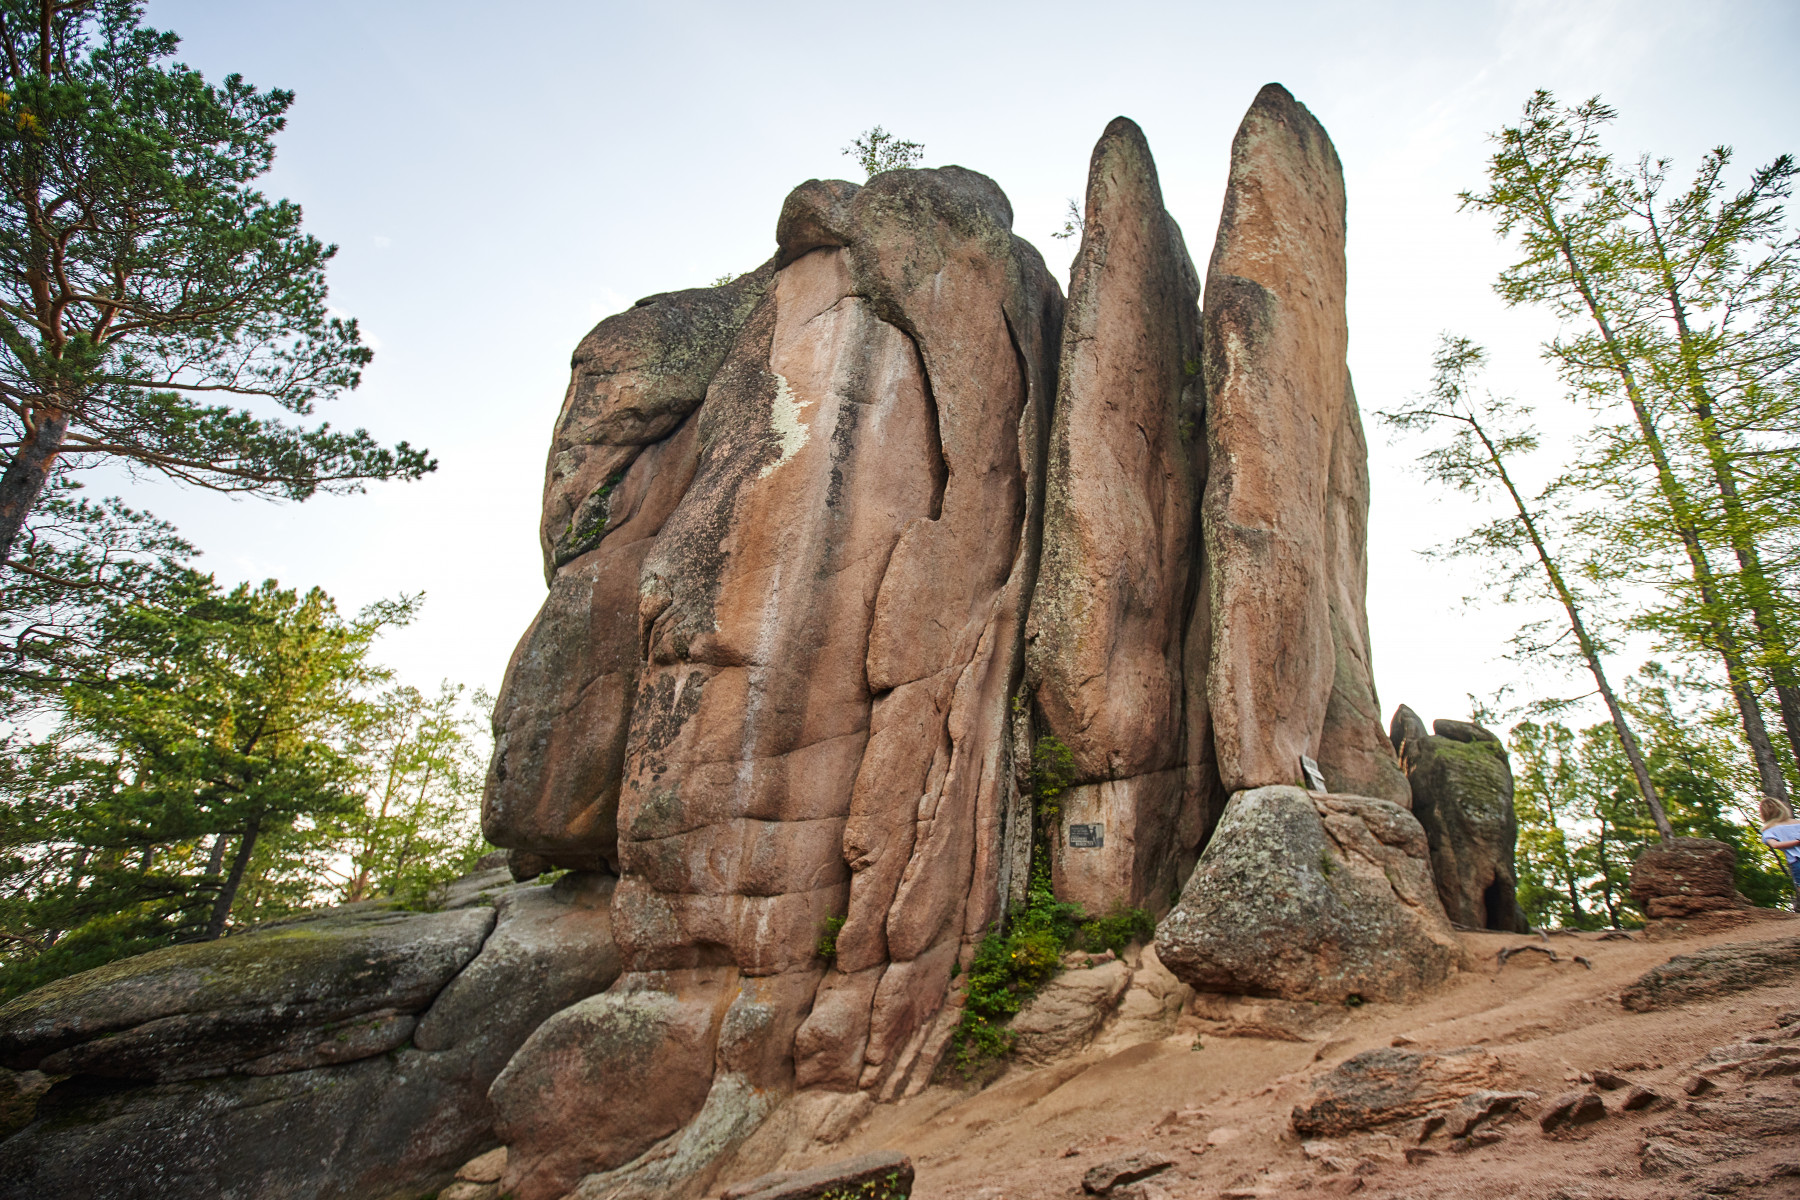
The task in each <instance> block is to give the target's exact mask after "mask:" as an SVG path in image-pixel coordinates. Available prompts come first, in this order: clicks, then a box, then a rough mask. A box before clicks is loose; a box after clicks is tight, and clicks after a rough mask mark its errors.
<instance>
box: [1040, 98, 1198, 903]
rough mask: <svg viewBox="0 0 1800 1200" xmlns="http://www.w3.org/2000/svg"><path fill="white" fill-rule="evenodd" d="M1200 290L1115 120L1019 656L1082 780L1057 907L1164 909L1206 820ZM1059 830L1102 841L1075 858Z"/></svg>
mask: <svg viewBox="0 0 1800 1200" xmlns="http://www.w3.org/2000/svg"><path fill="white" fill-rule="evenodd" d="M1199 295H1200V280H1199V276H1198V275H1197V274H1196V273H1195V271H1194V265H1193V262H1192V261H1191V260H1190V259H1189V258H1188V252H1187V246H1186V244H1185V243H1184V242H1183V240H1182V237H1181V229H1180V227H1179V226H1177V225H1176V223H1175V220H1174V218H1172V217H1171V216H1169V214H1168V213H1167V212H1166V211H1164V209H1163V201H1162V189H1161V187H1160V186H1159V184H1158V182H1157V177H1156V164H1155V163H1154V162H1153V161H1152V160H1151V157H1150V147H1149V144H1148V143H1147V142H1146V141H1145V140H1144V135H1143V132H1142V131H1141V130H1139V129H1138V127H1137V126H1136V125H1135V124H1133V123H1132V122H1131V121H1128V120H1126V119H1125V118H1124V117H1120V118H1118V119H1117V120H1115V121H1113V123H1112V124H1110V125H1108V126H1107V128H1106V132H1105V134H1104V135H1102V137H1101V138H1100V142H1099V144H1098V145H1096V146H1095V147H1094V154H1093V159H1092V162H1091V163H1090V165H1089V168H1088V190H1087V209H1086V217H1085V221H1084V224H1083V228H1082V238H1081V247H1080V249H1079V251H1078V252H1077V253H1076V255H1075V262H1074V265H1073V267H1072V269H1071V271H1070V276H1069V301H1068V306H1067V308H1066V309H1065V310H1064V316H1063V329H1062V358H1061V364H1060V371H1059V374H1058V376H1057V393H1056V410H1055V415H1054V417H1053V419H1052V421H1051V426H1050V447H1049V459H1048V464H1047V469H1046V471H1045V500H1044V551H1043V568H1042V570H1041V572H1040V574H1039V577H1038V584H1037V590H1036V591H1035V592H1034V593H1033V594H1032V598H1031V620H1030V625H1029V633H1028V638H1029V649H1028V651H1027V664H1028V669H1029V671H1030V672H1031V675H1032V677H1033V678H1032V684H1033V687H1032V694H1033V696H1034V697H1035V699H1036V701H1037V707H1038V711H1039V712H1040V713H1041V714H1042V718H1043V726H1044V730H1045V732H1046V733H1048V734H1049V735H1050V736H1052V737H1055V738H1057V739H1058V740H1059V741H1061V742H1062V743H1063V744H1064V745H1065V746H1067V747H1068V749H1069V751H1070V752H1071V756H1072V758H1073V761H1074V765H1075V770H1076V777H1075V780H1074V782H1075V784H1076V786H1075V787H1073V788H1071V789H1069V790H1068V791H1067V792H1066V793H1065V794H1064V796H1063V798H1062V803H1061V808H1062V827H1061V828H1060V829H1059V830H1057V831H1056V836H1055V837H1054V838H1053V845H1054V848H1055V854H1054V856H1053V865H1054V868H1055V879H1056V889H1057V894H1058V895H1060V896H1062V897H1063V898H1064V899H1067V900H1072V901H1075V902H1077V903H1081V904H1085V905H1086V906H1087V907H1088V908H1090V909H1092V910H1095V911H1099V910H1103V909H1104V908H1105V907H1106V905H1107V904H1108V903H1109V902H1110V903H1119V902H1121V901H1122V902H1124V903H1127V904H1131V905H1139V906H1142V905H1146V904H1150V905H1155V904H1160V903H1162V902H1163V901H1164V900H1165V899H1166V898H1167V897H1168V896H1169V895H1170V894H1171V892H1172V891H1173V890H1175V889H1176V888H1178V887H1179V884H1180V880H1179V878H1178V875H1179V874H1185V870H1183V869H1182V868H1184V867H1186V866H1191V865H1192V862H1193V856H1194V854H1195V852H1196V851H1197V849H1198V846H1199V843H1200V839H1201V835H1202V834H1203V833H1204V832H1205V827H1206V826H1207V825H1208V824H1210V820H1209V819H1208V818H1210V817H1215V816H1216V815H1217V814H1216V812H1213V811H1210V809H1211V808H1213V807H1216V804H1215V803H1214V799H1215V795H1216V793H1217V776H1216V773H1215V772H1214V771H1213V770H1212V763H1211V754H1210V751H1211V746H1210V739H1209V736H1208V734H1209V728H1208V725H1207V714H1206V687H1205V653H1204V644H1205V640H1206V621H1205V619H1204V614H1202V619H1201V620H1200V622H1199V623H1198V626H1197V630H1198V632H1197V637H1198V639H1199V641H1200V645H1199V646H1197V647H1196V648H1195V653H1193V654H1192V655H1191V656H1190V655H1189V654H1188V653H1187V639H1188V637H1189V636H1190V630H1192V629H1195V628H1196V627H1195V625H1194V624H1193V623H1192V622H1191V620H1190V617H1191V615H1192V613H1193V607H1194V600H1195V597H1196V594H1197V584H1198V582H1199V568H1200V557H1199V555H1198V554H1197V553H1196V551H1197V549H1198V544H1199V532H1200V530H1199V512H1198V510H1197V504H1198V501H1199V498H1200V487H1201V484H1202V482H1203V481H1204V479H1205V476H1206V431H1205V429H1204V428H1203V427H1202V419H1203V397H1202V395H1201V381H1200V329H1199V315H1200V314H1199V308H1198V300H1199ZM1223 799H1224V798H1223V796H1217V802H1218V803H1222V802H1223ZM1071 825H1082V826H1085V827H1087V828H1089V829H1097V831H1098V837H1097V838H1096V839H1094V840H1098V841H1099V842H1100V845H1099V846H1071V845H1070V844H1069V839H1068V837H1067V835H1066V831H1067V829H1068V828H1069V826H1071ZM1184 859H1185V862H1184V861H1183V860H1184Z"/></svg>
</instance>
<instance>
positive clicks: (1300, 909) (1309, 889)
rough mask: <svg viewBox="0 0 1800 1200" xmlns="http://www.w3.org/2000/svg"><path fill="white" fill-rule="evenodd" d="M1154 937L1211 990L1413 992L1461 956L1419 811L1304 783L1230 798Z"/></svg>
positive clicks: (1339, 996)
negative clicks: (1311, 789) (1310, 789)
mask: <svg viewBox="0 0 1800 1200" xmlns="http://www.w3.org/2000/svg"><path fill="white" fill-rule="evenodd" d="M1156 947H1157V953H1158V955H1159V956H1160V957H1161V959H1162V962H1163V964H1164V965H1165V966H1167V967H1168V968H1169V970H1170V971H1172V972H1174V973H1175V975H1176V976H1177V977H1178V978H1180V979H1181V980H1182V981H1183V982H1185V983H1188V984H1190V985H1192V986H1193V987H1195V988H1197V989H1200V990H1203V991H1211V992H1226V993H1236V994H1241V995H1251V996H1276V997H1281V998H1285V999H1289V1000H1318V1001H1323V1002H1333V1003H1342V1002H1344V1001H1345V1000H1348V999H1349V998H1351V997H1358V998H1360V999H1362V1000H1392V1001H1404V1000H1410V999H1413V998H1415V997H1417V996H1420V995H1422V994H1424V993H1425V992H1426V991H1428V990H1429V989H1431V988H1432V987H1435V986H1436V985H1438V984H1439V983H1442V982H1443V981H1444V980H1445V979H1446V978H1447V977H1448V976H1449V975H1450V974H1451V972H1453V971H1455V970H1456V969H1457V968H1458V967H1459V966H1460V965H1461V964H1462V962H1463V951H1462V947H1461V945H1460V944H1459V943H1458V942H1457V940H1456V936H1455V934H1454V933H1453V932H1452V930H1451V928H1450V923H1449V921H1448V920H1446V919H1445V917H1444V910H1443V907H1442V905H1440V904H1439V903H1438V898H1437V892H1436V890H1435V889H1434V888H1433V886H1432V882H1431V864H1430V859H1429V857H1428V849H1427V846H1426V842H1425V831H1424V830H1423V829H1422V828H1420V826H1419V823H1418V821H1416V820H1415V819H1414V818H1413V816H1412V814H1411V813H1409V812H1407V811H1406V810H1405V809H1403V808H1401V807H1400V806H1399V805H1397V804H1394V803H1391V802H1389V801H1386V800H1375V799H1370V798H1368V797H1362V796H1335V795H1325V794H1310V793H1307V792H1305V791H1302V790H1301V789H1299V788H1296V787H1266V788H1255V789H1252V790H1251V791H1247V792H1239V793H1238V794H1237V795H1235V796H1233V797H1232V798H1231V802H1230V803H1229V804H1228V805H1226V807H1225V815H1224V816H1223V817H1221V818H1220V819H1219V826H1218V828H1217V829H1216V830H1215V831H1214V833H1213V836H1212V840H1211V841H1210V842H1209V843H1207V847H1206V851H1205V852H1204V853H1203V854H1202V855H1201V856H1200V862H1199V864H1198V865H1197V866H1196V867H1195V868H1194V873H1193V874H1192V875H1191V876H1189V878H1188V882H1187V887H1186V888H1185V889H1183V891H1182V893H1181V901H1180V903H1179V904H1177V905H1176V906H1175V909H1174V911H1172V912H1171V913H1170V914H1169V915H1168V916H1167V917H1165V918H1164V919H1163V921H1162V923H1161V925H1159V926H1158V927H1157V931H1156Z"/></svg>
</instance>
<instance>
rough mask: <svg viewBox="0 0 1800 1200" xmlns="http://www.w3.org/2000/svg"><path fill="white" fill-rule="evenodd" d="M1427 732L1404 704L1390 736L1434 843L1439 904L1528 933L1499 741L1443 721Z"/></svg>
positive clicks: (1508, 770) (1472, 922) (1456, 917)
mask: <svg viewBox="0 0 1800 1200" xmlns="http://www.w3.org/2000/svg"><path fill="white" fill-rule="evenodd" d="M1433 728H1434V729H1435V730H1436V733H1435V734H1433V733H1427V732H1426V730H1425V723H1424V722H1423V721H1421V720H1420V719H1419V717H1418V714H1417V713H1415V712H1413V710H1412V709H1410V708H1408V707H1406V705H1404V704H1402V705H1401V706H1400V707H1399V708H1397V709H1395V710H1394V720H1393V723H1392V724H1391V725H1390V727H1389V731H1388V736H1389V738H1390V739H1391V740H1392V741H1393V744H1394V750H1395V752H1396V753H1398V754H1399V756H1400V765H1401V766H1402V767H1403V768H1404V769H1405V771H1406V778H1407V782H1408V783H1409V784H1411V785H1412V813H1413V816H1415V817H1417V818H1418V819H1419V824H1420V825H1423V826H1424V827H1425V837H1426V838H1427V840H1429V841H1430V843H1431V872H1432V876H1433V878H1434V879H1435V880H1436V881H1437V893H1438V899H1439V900H1441V901H1443V903H1444V911H1445V912H1446V913H1447V914H1448V915H1449V917H1450V919H1451V920H1452V921H1454V922H1455V923H1456V924H1458V925H1462V926H1465V927H1467V928H1469V929H1498V930H1503V931H1505V932H1508V933H1527V932H1529V931H1530V924H1529V922H1527V921H1526V919H1525V913H1524V910H1523V909H1521V908H1520V907H1519V900H1518V889H1519V884H1518V875H1517V873H1516V872H1515V870H1514V868H1513V852H1514V850H1515V849H1516V848H1517V845H1518V840H1519V819H1518V815H1517V814H1516V813H1515V812H1514V811H1513V778H1512V765H1511V763H1510V762H1508V761H1507V757H1506V747H1505V746H1504V745H1503V744H1502V743H1501V741H1500V739H1499V738H1497V737H1495V736H1494V735H1493V734H1491V733H1489V732H1488V731H1487V730H1485V729H1483V728H1482V727H1481V726H1479V725H1476V724H1473V723H1471V722H1467V721H1445V720H1439V721H1436V722H1434V723H1433Z"/></svg>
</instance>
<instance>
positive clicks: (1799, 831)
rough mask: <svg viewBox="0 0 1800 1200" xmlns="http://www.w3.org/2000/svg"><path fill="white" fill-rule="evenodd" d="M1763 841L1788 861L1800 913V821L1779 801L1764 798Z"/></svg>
mask: <svg viewBox="0 0 1800 1200" xmlns="http://www.w3.org/2000/svg"><path fill="white" fill-rule="evenodd" d="M1762 827H1763V831H1762V840H1763V841H1764V842H1765V843H1767V844H1768V847H1769V849H1771V850H1778V851H1780V852H1781V855H1782V857H1783V858H1784V859H1786V861H1787V869H1788V879H1789V881H1790V882H1792V883H1793V885H1794V911H1795V912H1800V821H1796V820H1794V814H1793V812H1792V811H1791V810H1790V809H1789V808H1788V806H1787V805H1785V804H1783V803H1782V802H1781V801H1779V800H1772V799H1770V798H1769V797H1767V796H1765V797H1763V802H1762Z"/></svg>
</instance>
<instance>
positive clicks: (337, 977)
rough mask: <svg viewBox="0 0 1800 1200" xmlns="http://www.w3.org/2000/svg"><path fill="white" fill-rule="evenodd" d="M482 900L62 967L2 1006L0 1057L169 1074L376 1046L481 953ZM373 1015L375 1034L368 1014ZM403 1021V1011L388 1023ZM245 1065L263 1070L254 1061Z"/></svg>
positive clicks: (16, 1064) (328, 916) (391, 1043)
mask: <svg viewBox="0 0 1800 1200" xmlns="http://www.w3.org/2000/svg"><path fill="white" fill-rule="evenodd" d="M493 925H494V913H493V910H492V909H487V908H471V909H466V910H463V911H459V912H446V913H407V912H396V911H392V910H387V909H383V908H380V907H372V908H356V909H350V910H328V911H326V912H324V913H321V914H318V915H316V916H312V917H308V918H305V919H300V920H295V921H288V922H281V923H279V924H275V925H272V926H269V927H266V928H263V929H259V930H256V931H254V932H251V933H247V934H244V935H242V936H240V937H232V938H225V939H222V940H220V941H216V942H196V943H193V944H190V945H185V946H169V947H166V948H164V949H162V950H155V951H152V952H151V953H149V954H141V955H138V956H137V957H135V958H127V959H121V960H120V961H118V962H114V963H108V964H107V965H106V966H103V967H98V968H96V969H94V970H92V971H84V972H82V973H81V974H79V975H71V976H69V977H68V978H66V979H59V980H57V981H56V982H55V983H51V984H48V985H46V986H44V987H41V988H38V989H37V990H36V991H33V992H29V993H27V994H26V995H24V996H20V997H19V998H18V999H16V1000H13V1001H11V1002H10V1003H8V1004H6V1005H5V1006H3V1007H0V1064H3V1065H5V1066H7V1067H10V1068H12V1069H13V1070H30V1069H39V1068H41V1069H42V1070H45V1071H48V1072H51V1073H53V1074H58V1075H92V1076H99V1077H103V1078H110V1079H131V1080H143V1081H151V1082H159V1083H171V1082H175V1081H178V1080H183V1079H196V1078H203V1077H205V1076H209V1075H222V1074H225V1073H226V1072H227V1071H231V1070H234V1069H237V1070H242V1069H244V1068H245V1067H246V1066H248V1064H251V1063H252V1062H254V1061H255V1060H258V1059H262V1058H264V1057H265V1056H269V1055H284V1056H286V1057H285V1058H284V1060H283V1061H284V1062H285V1063H287V1064H288V1065H287V1067H286V1069H300V1068H301V1067H305V1066H313V1065H318V1063H317V1062H314V1061H309V1060H308V1058H307V1055H306V1047H307V1046H308V1045H314V1044H316V1045H318V1046H319V1047H320V1048H321V1049H320V1054H321V1055H322V1056H323V1057H322V1058H320V1059H319V1061H321V1062H332V1061H345V1059H344V1058H342V1057H339V1053H338V1051H339V1048H340V1047H341V1046H342V1045H343V1044H344V1043H345V1042H346V1040H348V1041H350V1042H351V1043H352V1044H354V1045H355V1047H356V1048H357V1049H358V1050H359V1051H360V1052H359V1053H355V1054H354V1055H353V1057H358V1058H363V1057H370V1056H373V1055H376V1054H381V1053H383V1052H385V1051H387V1050H391V1049H393V1048H394V1047H395V1046H398V1045H400V1044H402V1043H404V1042H405V1040H406V1038H407V1037H408V1036H409V1035H410V1034H411V1032H412V1020H411V1014H415V1013H418V1012H420V1011H421V1010H423V1009H424V1008H425V1007H426V1006H427V1005H429V1004H430V1003H431V1001H432V1000H433V999H434V998H435V997H436V996H437V994H438V992H440V991H442V990H443V987H444V985H445V984H447V983H449V982H450V980H451V978H452V977H453V976H455V974H456V973H457V972H458V971H460V970H462V968H463V967H464V966H465V965H467V964H468V962H469V961H470V960H471V959H473V958H474V957H475V954H476V952H477V951H478V950H480V949H481V943H482V941H483V940H484V939H485V938H486V937H487V935H488V931H489V930H491V929H492V928H493ZM375 1014H379V1017H378V1018H377V1019H378V1020H379V1026H380V1032H379V1035H378V1036H373V1037H371V1036H368V1035H367V1034H368V1030H367V1029H366V1028H365V1026H367V1025H368V1024H369V1022H368V1021H367V1020H359V1018H368V1017H370V1016H372V1015H375ZM398 1018H405V1019H398ZM252 1073H259V1074H260V1073H267V1072H264V1071H252Z"/></svg>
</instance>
